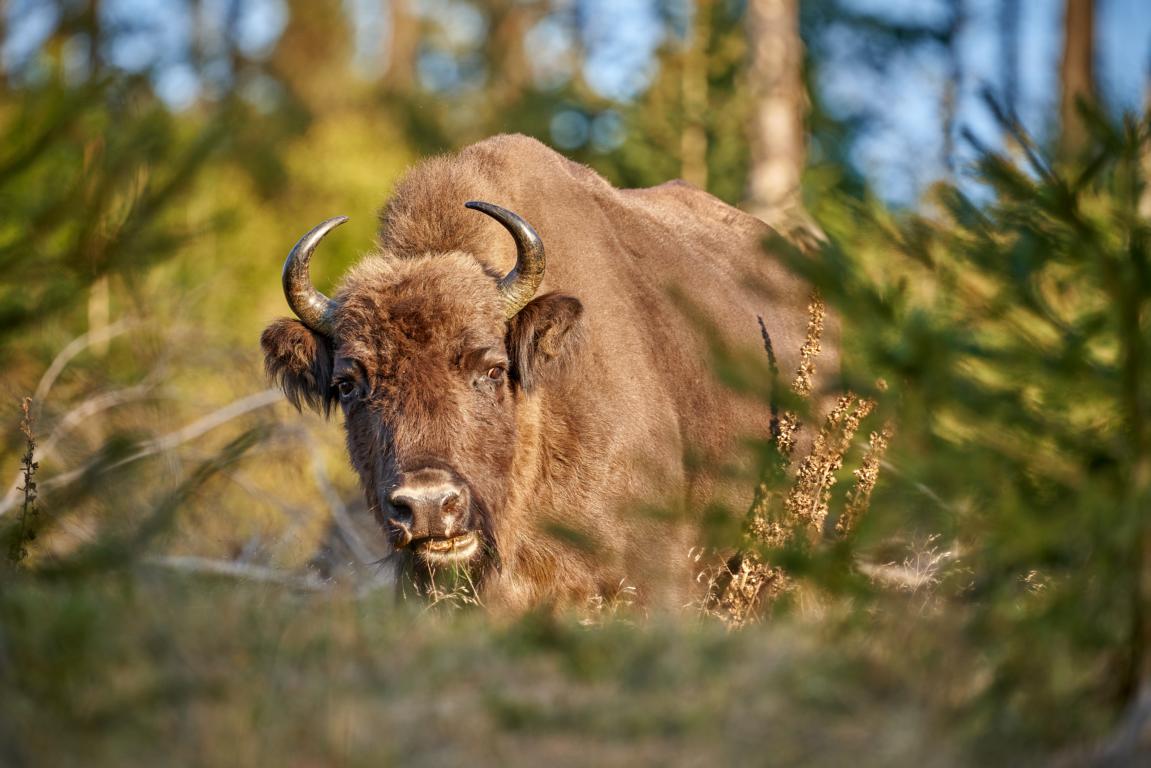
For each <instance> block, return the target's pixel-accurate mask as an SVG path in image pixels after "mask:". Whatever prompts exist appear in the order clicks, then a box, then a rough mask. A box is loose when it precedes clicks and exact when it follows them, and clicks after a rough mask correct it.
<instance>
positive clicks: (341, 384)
mask: <svg viewBox="0 0 1151 768" xmlns="http://www.w3.org/2000/svg"><path fill="white" fill-rule="evenodd" d="M357 389H359V388H358V387H357V386H356V382H354V381H352V380H351V379H340V380H339V381H337V382H336V392H338V393H339V395H340V399H341V400H350V399H351V398H352V396H353V395H355V394H356V390H357Z"/></svg>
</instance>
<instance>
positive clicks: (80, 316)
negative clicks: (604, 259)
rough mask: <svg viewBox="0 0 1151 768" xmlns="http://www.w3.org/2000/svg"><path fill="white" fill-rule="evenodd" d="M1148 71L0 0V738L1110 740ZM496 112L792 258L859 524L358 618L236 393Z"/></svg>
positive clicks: (1112, 30)
mask: <svg viewBox="0 0 1151 768" xmlns="http://www.w3.org/2000/svg"><path fill="white" fill-rule="evenodd" d="M1149 89H1151V5H1148V4H1147V3H1146V2H1144V0H1029V1H1028V2H1023V1H1022V0H694V1H693V0H0V274H2V275H3V279H2V280H0V424H3V425H4V427H3V431H2V432H0V528H2V529H3V531H4V536H5V539H4V540H5V543H6V546H7V548H8V550H9V551H8V552H7V553H6V554H7V555H8V557H7V561H8V563H9V565H10V566H11V567H10V569H8V570H5V571H3V572H2V573H0V763H3V764H6V765H7V764H11V765H33V764H61V765H66V764H77V763H79V762H81V761H82V760H83V761H85V762H87V761H88V760H94V761H95V762H96V763H97V764H109V765H122V764H131V763H139V762H157V761H158V762H160V763H161V764H179V765H185V764H187V765H193V764H201V763H203V764H207V765H223V764H229V765H231V764H235V765H266V764H268V763H269V762H271V761H272V760H276V761H278V762H285V763H287V764H290V765H301V766H303V765H349V764H361V763H363V764H367V763H369V762H371V763H373V764H376V763H378V762H384V763H390V762H398V761H399V760H401V759H403V760H404V761H405V762H409V761H412V762H417V763H430V764H445V763H447V764H452V763H458V762H463V761H464V760H467V761H469V762H479V763H493V764H518V763H525V764H529V763H530V764H538V761H540V760H544V759H551V760H556V761H559V762H561V763H572V764H578V763H584V764H586V763H587V762H589V761H591V762H595V763H597V764H628V765H632V764H637V763H659V764H664V763H669V762H670V763H681V764H698V763H702V762H704V761H712V760H715V759H722V760H725V761H727V760H732V761H735V762H738V763H750V764H759V763H766V764H773V763H777V762H781V763H796V762H798V763H802V764H813V763H814V764H820V763H828V764H842V762H843V761H844V760H846V759H851V760H853V761H856V762H859V761H861V760H862V762H864V763H874V764H882V765H889V764H892V763H896V764H920V763H922V764H940V765H952V764H969V763H970V762H971V761H984V760H991V761H992V762H995V763H998V762H1015V761H1019V760H1023V761H1024V762H1032V761H1034V762H1047V761H1050V760H1057V761H1058V760H1063V761H1066V762H1068V764H1078V763H1080V762H1089V761H1097V762H1099V763H1100V764H1127V762H1129V761H1135V762H1137V761H1138V760H1139V759H1140V757H1142V758H1147V757H1148V755H1149V754H1151V752H1149V750H1151V731H1149V730H1148V722H1149V720H1151V693H1149V691H1151V687H1149V686H1148V683H1147V681H1148V680H1149V679H1151V666H1149V663H1148V650H1149V649H1151V525H1149V523H1148V510H1149V506H1148V505H1149V504H1151V433H1149V428H1148V427H1146V426H1144V422H1145V421H1146V422H1147V423H1148V424H1151V411H1149V410H1148V409H1149V408H1151V383H1149V382H1151V379H1149V376H1151V364H1149V363H1148V361H1149V360H1151V349H1148V338H1151V327H1149V325H1151V307H1149V306H1148V305H1149V302H1151V268H1149V267H1148V266H1147V253H1148V248H1149V247H1151V245H1149V244H1151V238H1149V234H1148V214H1149V213H1151V197H1149V196H1148V194H1147V193H1146V185H1145V183H1144V176H1145V174H1146V171H1147V168H1148V165H1149V162H1151V161H1149V160H1148V158H1149V157H1151V154H1149V152H1148V148H1147V147H1148V141H1147V123H1146V118H1145V116H1144V115H1145V112H1146V106H1147V103H1148V99H1149V98H1151V95H1149V94H1151V90H1149ZM502 132H521V133H526V134H529V135H531V136H535V137H537V138H539V139H540V140H542V141H544V142H546V143H547V144H549V145H551V146H553V147H555V148H556V149H558V150H560V151H562V152H564V153H565V154H567V155H568V156H570V157H572V158H574V159H576V160H578V161H580V162H583V163H587V164H588V165H590V166H591V167H593V168H594V169H596V170H597V171H599V172H600V173H601V174H603V175H604V176H605V177H606V178H607V179H609V180H610V181H611V182H613V183H614V184H617V185H619V186H633V187H634V186H648V185H653V184H658V183H661V182H664V181H667V180H669V179H672V178H684V179H686V180H688V181H689V182H691V183H693V184H695V185H697V186H699V187H702V188H705V189H707V190H708V191H710V192H711V193H713V194H715V195H717V196H718V197H720V198H722V199H723V200H725V201H727V202H728V203H731V204H733V205H738V206H741V207H743V208H745V209H746V210H749V211H751V212H753V213H755V214H756V215H759V216H761V217H763V218H764V219H765V220H767V221H768V222H769V223H770V224H772V225H773V226H775V227H776V228H777V229H778V230H779V231H780V232H781V233H782V234H783V235H784V236H786V237H790V238H792V239H793V240H797V241H799V242H802V243H805V244H807V245H808V246H810V244H811V243H812V242H815V241H818V240H819V238H820V236H821V235H820V233H822V234H823V235H826V237H827V238H828V240H827V244H826V245H824V246H822V250H821V251H820V255H819V257H818V258H816V259H815V260H814V261H811V260H808V259H806V258H800V257H799V256H798V255H797V254H792V258H793V259H794V261H795V263H796V268H797V269H803V270H805V272H806V273H807V274H808V276H809V277H810V278H811V279H812V280H813V281H814V282H815V284H816V285H818V286H819V287H820V289H821V290H822V292H823V294H824V296H825V298H826V300H827V301H828V303H829V305H831V306H832V307H833V309H835V310H836V311H839V312H841V313H842V314H843V316H844V322H845V327H847V328H849V329H850V333H849V334H848V336H847V337H846V338H847V339H848V343H847V360H846V363H845V371H844V376H845V380H846V382H847V384H848V385H849V386H851V387H852V388H853V390H854V391H856V392H859V393H861V394H862V395H864V396H866V397H868V398H871V399H872V401H873V402H872V405H873V406H874V410H873V412H872V411H871V406H869V409H868V410H869V413H870V414H871V415H870V416H869V417H868V418H867V419H866V420H865V421H864V423H863V425H862V426H861V427H860V428H859V431H858V433H857V434H856V436H855V437H856V440H855V441H854V442H852V440H851V437H852V436H851V435H848V436H847V437H846V438H844V451H845V452H850V451H855V453H856V455H855V457H854V458H852V457H851V456H848V457H847V458H846V459H845V458H844V457H843V456H840V457H839V463H838V464H836V465H835V466H832V467H830V469H829V470H828V475H827V477H828V478H830V479H829V480H828V481H827V486H826V489H825V490H826V493H827V494H828V496H829V497H830V495H831V490H832V485H834V483H835V478H837V477H838V478H839V479H840V482H839V486H838V488H837V489H835V490H836V493H837V494H842V493H846V494H847V495H846V496H842V495H841V496H840V497H839V501H835V500H832V501H830V502H825V503H824V507H825V514H826V508H827V505H828V504H830V507H831V510H832V516H831V518H829V519H831V520H833V521H834V520H835V519H836V512H835V510H836V509H847V508H851V509H854V510H857V511H858V510H859V509H861V508H862V507H867V505H868V504H870V508H868V509H867V510H866V514H865V515H863V517H862V518H861V520H860V522H859V527H858V530H857V531H854V532H852V533H851V535H850V536H846V537H839V538H836V537H834V536H824V535H822V533H819V532H816V533H812V532H811V531H806V532H804V531H798V533H797V535H795V536H793V537H792V539H791V540H789V541H788V542H787V543H786V545H785V546H780V545H778V542H776V543H775V544H773V545H772V546H761V547H760V549H761V550H762V552H761V555H762V556H763V557H764V558H766V559H767V561H768V562H772V563H775V564H778V565H779V566H780V567H782V568H784V569H785V570H786V571H787V572H788V573H789V574H790V575H789V579H791V580H792V583H794V584H795V585H796V586H795V588H794V589H793V590H792V591H791V592H790V593H789V594H790V595H791V596H790V597H789V598H787V599H785V600H781V601H780V602H779V603H778V604H777V605H775V606H774V608H772V610H771V611H769V612H768V613H769V616H768V617H767V618H766V619H763V620H761V621H759V622H756V623H754V624H753V625H752V626H749V627H745V628H744V629H742V630H739V631H738V632H734V633H730V632H729V630H728V629H727V628H725V626H724V625H723V623H722V622H720V621H718V620H717V619H715V617H714V616H709V614H708V611H707V610H706V607H705V606H691V607H688V608H686V609H685V615H684V616H682V617H677V618H669V617H661V618H657V619H651V618H648V619H642V618H637V617H635V616H632V615H630V614H629V613H628V611H627V610H626V609H627V606H626V605H624V606H616V605H607V604H600V605H597V606H594V608H595V610H594V611H592V613H594V614H595V615H594V617H593V619H592V620H590V621H589V619H588V617H587V616H586V615H584V616H580V617H565V616H554V615H550V614H547V615H540V616H531V617H528V618H526V619H522V620H518V621H514V622H511V624H510V625H509V624H508V623H498V624H495V625H493V624H491V623H489V622H488V620H487V619H486V618H485V617H484V616H483V614H482V611H481V612H476V611H468V610H464V611H459V612H455V611H447V612H446V613H447V615H446V616H444V615H439V614H435V615H425V614H424V613H423V609H422V608H418V607H412V606H410V605H408V606H404V605H399V606H397V605H395V604H394V603H393V602H391V598H390V591H389V589H388V588H387V586H386V584H384V583H382V577H381V576H380V573H379V569H378V568H377V567H375V566H374V565H373V563H375V562H376V561H378V559H379V558H380V557H381V556H382V554H383V553H384V551H383V548H382V543H381V541H380V539H379V534H378V532H377V531H376V530H375V529H374V527H373V526H372V524H371V523H370V521H365V520H364V513H363V509H362V502H361V500H360V498H359V492H358V489H357V487H356V481H355V478H354V477H353V476H352V473H351V472H350V470H349V469H348V467H347V464H346V460H345V459H344V456H343V449H342V445H341V435H340V427H339V425H338V424H337V423H332V422H325V421H323V420H322V419H320V418H319V417H317V416H314V415H310V414H304V415H300V414H297V413H295V412H294V411H292V410H291V409H290V408H289V406H287V405H286V404H285V403H284V402H283V400H282V398H281V396H280V395H279V393H278V392H276V391H275V390H272V389H270V388H269V387H268V384H267V382H266V380H265V378H264V375H263V371H262V361H261V359H260V356H259V351H258V342H257V340H258V337H259V333H260V331H261V330H262V329H263V327H264V326H265V325H266V324H267V323H268V322H269V321H270V320H271V319H273V318H275V317H278V316H281V315H284V314H286V312H287V310H286V307H285V305H284V301H283V297H282V293H281V289H280V281H279V275H280V268H281V264H282V259H283V257H284V255H285V254H286V252H287V250H288V249H289V248H290V247H291V245H292V244H293V243H294V242H295V240H296V239H297V238H298V237H299V236H300V234H302V233H303V232H304V231H306V230H307V229H308V228H310V227H311V226H312V225H313V224H315V223H316V222H318V221H320V220H322V219H324V218H327V217H330V216H333V215H338V214H346V215H349V216H351V222H350V223H349V224H347V225H346V226H344V227H342V228H341V229H339V230H338V231H336V232H335V233H334V234H333V235H332V236H331V237H329V238H328V241H327V242H326V243H325V249H324V252H323V254H322V258H319V259H318V260H317V263H316V264H315V265H314V266H313V275H314V278H315V281H316V283H317V284H318V285H320V286H331V285H333V284H334V283H335V281H336V280H337V279H338V277H339V275H340V274H341V273H342V272H343V270H344V269H346V268H347V266H348V265H350V264H352V263H354V262H355V261H356V260H357V259H358V258H359V257H360V256H361V255H362V254H363V253H365V252H366V251H368V250H369V249H370V247H371V243H372V238H373V234H374V230H375V226H376V220H375V213H376V211H377V210H378V209H379V207H380V206H381V205H382V204H383V203H384V202H385V201H386V199H387V197H388V195H389V192H390V190H391V188H392V186H393V185H394V184H395V182H396V180H397V178H398V177H399V176H400V174H402V172H403V171H404V169H405V168H407V167H410V166H411V165H412V164H413V163H415V162H418V161H419V159H421V158H423V157H426V156H428V155H431V154H435V153H441V152H450V151H453V150H455V149H458V148H460V147H463V146H466V145H467V144H469V143H471V142H474V141H477V140H479V139H481V138H484V137H486V136H490V135H492V134H496V133H502ZM777 245H778V247H779V248H780V249H781V250H786V249H787V245H786V244H785V243H778V244H777ZM877 380H882V381H883V384H884V385H883V386H882V387H877V386H876V382H877ZM743 385H746V382H744V383H743ZM24 398H31V400H30V401H28V402H27V404H25V401H24ZM22 407H23V410H22ZM891 425H894V431H893V432H891V433H888V432H886V429H887V427H888V426H891ZM885 434H886V435H887V437H885V438H883V439H884V440H887V439H890V440H891V441H892V443H891V446H890V448H889V450H888V453H887V454H886V457H885V458H884V459H883V463H882V471H880V475H879V478H880V479H879V482H878V484H877V485H876V486H875V490H874V497H873V498H863V500H862V502H860V501H859V498H860V497H859V495H858V492H855V493H856V495H855V496H854V497H853V496H851V493H852V491H849V490H847V488H848V486H850V484H851V483H852V482H856V483H857V484H858V483H859V482H860V475H859V474H858V472H859V470H860V469H861V468H863V467H864V465H865V464H866V462H867V459H866V458H860V455H859V454H864V453H865V452H866V447H867V445H868V444H869V441H870V444H871V445H874V444H875V442H876V439H877V436H883V435H885ZM30 447H31V451H32V452H31V453H29V451H30ZM856 449H858V450H856ZM874 461H875V462H877V463H876V464H875V465H874V466H873V467H872V469H873V470H874V469H875V468H876V467H879V466H880V464H879V463H878V462H879V461H880V459H879V458H878V455H875V456H874ZM32 462H35V463H36V466H35V468H34V469H31V468H30V464H31V463H32ZM853 473H855V474H853ZM777 479H778V478H777ZM30 482H31V483H35V489H34V490H30V489H31V488H32V486H30V484H29V483H30ZM749 482H754V479H752V480H749ZM823 492H824V490H820V494H822V493H823ZM868 492H869V493H870V490H869V491H868ZM779 493H781V494H782V493H784V492H783V491H779ZM781 498H782V497H781ZM853 499H854V500H853ZM781 503H782V502H781ZM836 504H838V505H839V506H838V507H837V506H836ZM861 504H862V507H861V506H860V505H861ZM780 509H781V510H782V509H784V507H783V506H781V507H780ZM781 514H783V513H781ZM840 514H841V515H842V513H840ZM720 529H721V530H719V531H718V532H717V533H715V534H714V537H713V538H715V537H719V538H720V539H722V537H723V536H728V537H729V538H728V539H727V540H725V541H724V543H726V544H730V545H732V546H747V547H751V548H754V547H755V546H757V543H756V542H754V541H751V542H749V541H747V540H746V539H741V538H740V537H741V536H744V535H745V533H744V532H743V531H742V529H741V528H740V523H739V520H738V519H737V520H736V521H735V523H734V524H728V525H726V526H723V525H721V526H720ZM758 545H763V542H759V543H758ZM697 554H698V553H697ZM702 568H703V566H702V565H701V569H702ZM453 607H454V606H453ZM617 609H618V613H619V616H617V615H616V614H617ZM457 614H458V615H457ZM589 623H590V624H592V625H594V626H592V627H591V628H589V626H588V624H589ZM861 756H863V757H861ZM1109 760H1110V761H1115V762H1112V763H1108V762H1107V761H1109Z"/></svg>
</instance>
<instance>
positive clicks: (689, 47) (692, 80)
mask: <svg viewBox="0 0 1151 768" xmlns="http://www.w3.org/2000/svg"><path fill="white" fill-rule="evenodd" d="M711 8H712V0H696V3H695V18H694V20H693V22H694V23H693V25H692V30H691V35H690V37H689V38H688V40H687V44H686V45H685V46H684V52H683V73H682V77H681V80H680V87H681V89H682V94H681V96H682V99H683V129H682V131H681V133H680V147H679V158H680V176H681V177H683V180H684V181H687V182H690V183H691V184H694V185H695V186H697V187H699V188H700V189H707V101H708V78H707V63H708V56H707V49H708V41H709V40H710V39H711Z"/></svg>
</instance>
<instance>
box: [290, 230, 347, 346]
mask: <svg viewBox="0 0 1151 768" xmlns="http://www.w3.org/2000/svg"><path fill="white" fill-rule="evenodd" d="M347 220H348V217H347V216H337V217H335V218H334V219H328V220H327V221H325V222H322V223H321V224H318V225H317V226H315V227H313V228H312V231H310V232H309V233H308V234H306V235H304V236H303V237H301V238H300V241H299V242H298V243H296V245H295V247H293V248H292V251H291V253H289V254H288V258H287V259H286V260H285V261H284V276H283V280H284V298H286V299H287V300H288V306H289V307H290V308H291V310H292V312H294V313H295V315H296V317H298V318H300V321H301V322H303V324H304V325H306V326H308V328H310V329H311V330H313V331H315V332H316V333H319V334H323V335H324V336H331V335H332V334H333V332H334V331H335V323H334V322H333V319H332V311H333V310H334V309H335V308H336V302H334V301H332V300H331V299H329V298H328V297H327V296H325V295H324V294H322V293H320V292H319V291H317V290H316V289H315V288H314V287H313V286H312V278H311V276H310V274H309V270H308V267H309V265H310V264H311V261H312V254H313V253H314V252H315V250H316V246H317V245H319V244H320V241H321V240H323V239H324V237H325V236H326V235H327V234H328V233H329V232H331V231H332V230H333V229H335V228H336V227H338V226H340V225H341V224H343V223H344V222H345V221H347Z"/></svg>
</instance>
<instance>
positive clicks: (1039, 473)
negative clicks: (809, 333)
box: [794, 116, 1151, 743]
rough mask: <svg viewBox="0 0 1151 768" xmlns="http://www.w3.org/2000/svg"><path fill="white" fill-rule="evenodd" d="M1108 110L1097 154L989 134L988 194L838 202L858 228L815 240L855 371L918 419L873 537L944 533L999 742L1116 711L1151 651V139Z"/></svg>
mask: <svg viewBox="0 0 1151 768" xmlns="http://www.w3.org/2000/svg"><path fill="white" fill-rule="evenodd" d="M1095 117H1096V119H1095V121H1094V123H1095V130H1096V135H1097V144H1096V150H1095V152H1094V154H1093V156H1092V158H1091V159H1090V161H1089V162H1088V163H1086V164H1085V165H1082V166H1064V167H1052V166H1051V165H1049V164H1047V163H1046V162H1045V161H1044V160H1042V159H1041V157H1040V155H1039V154H1038V153H1037V151H1036V150H1035V149H1034V148H1033V147H1032V146H1031V144H1030V142H1029V141H1028V139H1027V137H1026V136H1022V135H1017V140H1018V142H1019V145H1020V146H1021V147H1023V148H1024V151H1025V153H1026V159H1025V162H1024V163H1023V164H1021V163H1020V162H1018V161H1017V160H1015V159H1013V158H1011V157H1009V156H1005V155H1003V154H997V153H991V152H986V153H985V154H984V155H983V159H982V161H981V162H980V165H979V178H980V180H981V182H982V184H983V185H984V186H983V187H982V188H980V190H979V195H980V196H981V197H983V198H984V201H982V202H980V201H979V200H976V199H972V197H971V196H970V195H969V194H965V193H964V192H962V191H960V190H959V189H957V188H955V187H953V186H947V185H943V186H940V187H939V188H938V189H937V190H936V193H935V201H936V203H935V210H934V211H933V212H932V213H929V214H926V215H911V216H906V217H900V218H893V217H892V216H891V215H890V214H887V213H886V212H884V211H883V210H882V209H881V208H879V207H878V206H876V205H874V204H857V203H847V204H843V203H829V204H827V205H826V206H825V207H824V210H823V211H822V214H823V218H824V221H825V224H826V226H828V228H829V230H830V231H831V232H832V233H833V234H834V235H835V237H836V240H837V242H838V246H836V247H829V248H828V249H827V250H826V251H825V253H824V254H823V259H822V260H820V261H818V262H812V261H809V260H804V259H802V258H795V259H794V263H795V264H796V266H797V267H798V268H799V269H801V270H804V271H807V272H808V273H810V274H811V275H812V277H813V278H814V279H815V280H816V281H817V283H818V284H819V285H820V286H821V288H822V289H823V291H824V295H825V296H826V297H827V298H828V300H829V302H830V303H832V304H833V305H835V306H837V307H838V309H839V311H840V312H841V313H842V315H843V322H844V327H845V328H847V329H849V335H848V337H847V338H848V339H849V356H850V359H849V364H848V374H849V377H850V379H851V386H852V387H853V388H855V389H856V391H860V392H867V393H869V394H870V395H872V396H873V397H876V398H877V399H878V402H879V410H880V411H882V412H883V413H884V414H885V415H886V416H887V417H889V418H893V419H894V422H895V424H896V432H895V439H894V440H893V442H892V446H891V453H890V454H889V459H890V463H891V465H892V470H891V471H889V472H887V473H886V474H885V476H884V477H883V478H882V479H881V481H880V485H879V487H878V488H877V489H876V495H875V498H874V500H873V503H872V506H871V510H870V511H869V513H868V516H867V517H866V518H865V519H864V521H863V523H862V527H861V529H860V531H859V535H858V537H857V540H856V542H855V546H856V548H857V552H859V553H868V552H870V553H872V555H873V556H875V555H877V554H878V556H880V557H882V556H883V551H884V550H883V548H884V547H885V546H889V545H890V542H892V541H895V540H899V539H908V538H914V537H916V536H920V537H923V536H926V535H928V534H938V535H941V536H942V537H943V538H942V539H941V540H939V541H938V542H937V543H938V545H939V546H941V547H942V548H943V549H945V550H947V551H948V552H950V553H951V554H952V555H953V556H954V557H955V558H956V564H955V565H953V566H951V567H949V568H947V569H945V570H944V574H945V586H944V588H943V589H942V594H943V595H946V602H945V606H946V607H945V608H944V610H947V611H954V612H955V614H956V615H958V616H961V617H962V618H963V624H962V627H963V629H962V632H963V634H962V635H961V636H960V637H956V638H952V640H953V641H954V642H958V643H962V644H970V646H971V647H976V648H979V649H980V653H981V654H982V655H983V657H984V659H985V660H986V662H987V669H986V671H985V674H986V675H987V678H986V679H984V680H982V681H980V682H979V683H978V684H976V685H975V691H974V694H973V695H972V697H971V699H970V700H969V701H968V702H967V703H966V705H965V710H966V711H967V713H968V715H969V716H970V717H971V718H972V720H973V723H974V724H975V727H976V729H977V732H978V733H979V734H980V739H983V740H987V741H989V742H991V743H997V742H996V741H995V739H996V737H1004V736H1009V737H1011V738H1014V739H1018V738H1020V737H1027V738H1039V739H1040V740H1050V741H1055V742H1057V741H1061V740H1063V739H1067V738H1069V737H1075V736H1079V737H1082V736H1084V735H1086V734H1090V733H1092V732H1097V729H1099V728H1100V726H1101V725H1102V724H1103V723H1105V722H1106V721H1107V719H1108V713H1114V712H1116V711H1117V708H1119V707H1120V706H1121V705H1122V704H1123V702H1125V701H1126V700H1127V699H1128V698H1129V697H1130V696H1131V695H1132V694H1133V692H1134V690H1135V688H1136V686H1138V685H1139V683H1140V680H1141V677H1142V676H1143V675H1145V674H1146V673H1147V667H1146V663H1147V659H1146V653H1147V648H1148V647H1149V645H1148V636H1147V612H1148V610H1151V603H1149V598H1151V594H1148V593H1147V591H1146V568H1147V566H1146V562H1147V561H1146V557H1147V556H1148V554H1151V553H1149V552H1148V531H1149V521H1148V509H1151V506H1149V503H1151V497H1149V491H1151V452H1149V448H1151V445H1149V442H1148V432H1147V431H1148V420H1147V409H1148V407H1149V405H1151V357H1149V353H1151V333H1149V331H1151V328H1149V324H1151V272H1149V271H1148V261H1147V254H1148V248H1149V247H1151V227H1149V224H1148V220H1147V217H1146V213H1145V212H1146V206H1147V205H1148V202H1149V198H1148V194H1149V193H1151V190H1149V188H1148V186H1147V176H1146V173H1147V165H1146V163H1147V157H1148V153H1149V152H1151V143H1149V135H1148V125H1147V123H1146V122H1136V121H1134V120H1128V121H1126V122H1124V123H1123V124H1122V125H1121V126H1111V125H1108V124H1107V123H1106V121H1105V120H1103V119H1100V118H1098V116H1095ZM877 377H881V378H882V379H884V380H885V382H886V384H887V387H886V391H880V390H877V389H876V388H875V386H874V382H875V380H876V378H877Z"/></svg>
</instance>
